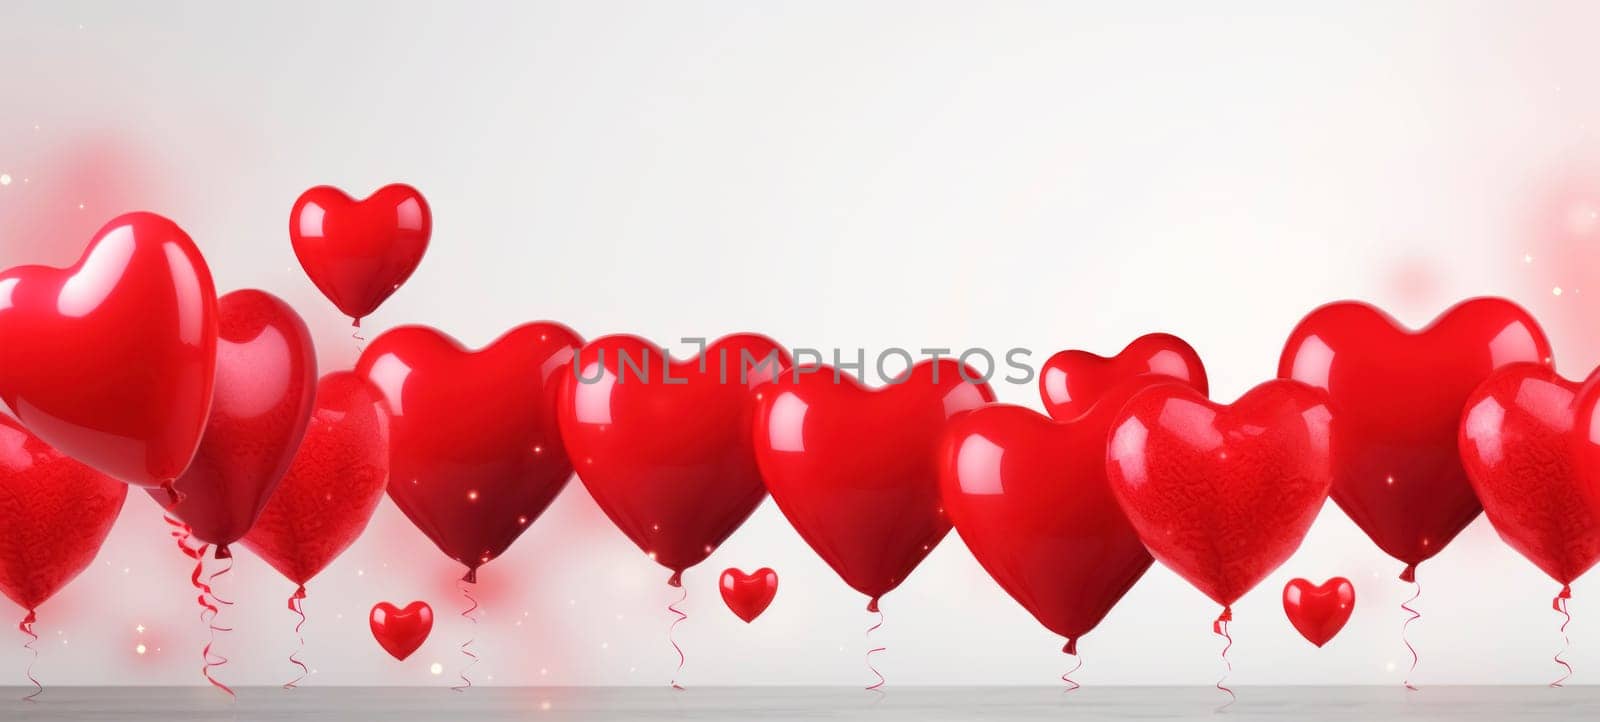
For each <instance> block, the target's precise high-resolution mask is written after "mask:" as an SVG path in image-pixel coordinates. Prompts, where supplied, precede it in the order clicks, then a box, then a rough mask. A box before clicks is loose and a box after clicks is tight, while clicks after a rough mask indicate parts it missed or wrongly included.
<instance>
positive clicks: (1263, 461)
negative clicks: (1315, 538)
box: [1106, 380, 1343, 607]
mask: <svg viewBox="0 0 1600 722" xmlns="http://www.w3.org/2000/svg"><path fill="white" fill-rule="evenodd" d="M1338 423H1343V422H1342V420H1336V419H1335V417H1334V412H1333V411H1332V410H1331V409H1330V408H1329V403H1328V400H1327V396H1326V395H1325V394H1323V393H1322V392H1321V391H1319V390H1317V389H1313V388H1311V387H1310V386H1307V385H1305V384H1301V383H1298V382H1294V381H1281V380H1280V381H1268V382H1266V383H1264V384H1261V385H1260V386H1257V387H1255V388H1253V389H1251V390H1250V391H1249V392H1248V393H1246V394H1245V395H1244V396H1242V397H1240V398H1239V400H1238V401H1235V402H1234V403H1233V404H1230V405H1226V406H1223V405H1219V404H1215V403H1212V402H1210V401H1208V400H1206V398H1205V397H1203V396H1201V395H1200V394H1199V392H1197V391H1195V390H1194V389H1192V388H1190V387H1189V386H1186V385H1183V384H1179V383H1176V382H1171V383H1162V384H1157V385H1154V386H1150V387H1148V388H1146V389H1144V390H1142V391H1140V392H1139V393H1137V394H1135V395H1134V397H1133V398H1132V399H1130V400H1129V401H1128V403H1127V404H1126V405H1125V406H1124V407H1123V408H1122V410H1121V411H1120V412H1119V413H1118V414H1117V417H1116V419H1115V420H1113V421H1112V424H1111V437H1110V441H1109V445H1108V448H1107V467H1106V473H1107V477H1108V478H1109V480H1110V482H1111V488H1112V489H1113V490H1114V491H1115V493H1116V496H1117V500H1118V502H1119V503H1120V504H1121V506H1122V509H1123V511H1124V512H1126V513H1127V515H1128V520H1129V521H1131V522H1133V528H1134V529H1135V530H1137V531H1138V533H1139V538H1140V539H1142V540H1143V541H1144V544H1145V547H1147V548H1148V549H1149V550H1150V553H1151V554H1152V555H1154V556H1155V558H1156V559H1157V560H1159V561H1160V562H1161V563H1162V564H1164V565H1166V566H1167V567H1168V568H1170V569H1172V570H1173V571H1175V572H1177V573H1178V575H1179V576H1181V577H1183V578H1184V579H1186V580H1188V581H1189V583H1190V584H1193V585H1194V586H1195V587H1196V588H1197V589H1199V590H1200V591H1201V592H1204V593H1205V595H1206V596H1208V597H1211V598H1212V599H1213V600H1215V601H1216V602H1217V603H1218V604H1221V605H1223V606H1224V607H1226V606H1228V605H1231V604H1233V603H1234V602H1235V601H1237V600H1238V599H1239V597H1240V596H1242V595H1244V593H1245V592H1248V591H1250V589H1252V588H1253V587H1255V586H1256V585H1257V584H1259V583H1260V582H1261V580H1262V579H1265V578H1266V577H1267V575H1268V574H1271V573H1272V571H1273V570H1274V569H1277V568H1278V566H1279V565H1280V564H1282V563H1283V562H1284V560H1286V559H1288V558H1289V555H1291V554H1293V553H1294V550H1295V549H1297V548H1299V546H1300V542H1301V540H1303V539H1304V538H1305V535H1306V531H1308V530H1309V529H1310V528H1311V522H1312V521H1314V520H1315V519H1316V518H1317V512H1318V511H1319V510H1321V509H1322V505H1323V503H1324V502H1325V501H1326V500H1327V498H1328V490H1329V488H1330V487H1331V486H1332V483H1333V475H1332V463H1331V462H1332V460H1331V457H1330V452H1329V443H1330V439H1331V435H1332V434H1333V433H1335V431H1334V429H1335V426H1336V425H1337V424H1338Z"/></svg>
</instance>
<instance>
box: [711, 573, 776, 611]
mask: <svg viewBox="0 0 1600 722" xmlns="http://www.w3.org/2000/svg"><path fill="white" fill-rule="evenodd" d="M720 587H721V589H722V601H723V602H726V603H727V605H728V609H731V610H733V613H734V615H735V616H737V617H739V618H740V619H743V620H744V621H745V623H746V624H749V623H750V622H753V621H755V619H756V617H759V616H761V613H762V612H765V611H767V606H768V605H770V604H772V598H773V597H776V596H778V573H777V572H775V571H772V570H771V569H769V568H767V567H762V568H760V569H757V570H755V571H754V572H751V573H749V574H745V573H744V572H742V571H740V570H738V569H736V568H732V567H729V568H728V569H724V570H722V579H721V584H720Z"/></svg>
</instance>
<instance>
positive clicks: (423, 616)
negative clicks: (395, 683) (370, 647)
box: [367, 602, 433, 660]
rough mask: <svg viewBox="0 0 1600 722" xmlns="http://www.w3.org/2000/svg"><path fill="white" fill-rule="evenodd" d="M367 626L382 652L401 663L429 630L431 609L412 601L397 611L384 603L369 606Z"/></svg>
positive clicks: (431, 622)
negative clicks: (370, 610) (370, 611)
mask: <svg viewBox="0 0 1600 722" xmlns="http://www.w3.org/2000/svg"><path fill="white" fill-rule="evenodd" d="M367 626H369V627H371V628H372V637H373V638H374V639H376V640H378V645H379V646H381V647H383V651H385V652H388V653H389V655H390V656H392V657H394V658H395V659H399V660H404V659H405V658H406V657H409V656H411V653H412V652H415V651H417V648H418V647H421V646H422V643H423V642H425V641H427V640H428V633H429V632H431V631H433V607H430V606H428V603H427V602H412V603H410V604H407V605H406V608H405V609H400V608H399V607H396V606H395V605H393V604H390V603H388V602H378V603H377V604H374V605H372V614H370V615H369V616H368V617H367Z"/></svg>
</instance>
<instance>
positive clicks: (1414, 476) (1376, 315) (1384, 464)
mask: <svg viewBox="0 0 1600 722" xmlns="http://www.w3.org/2000/svg"><path fill="white" fill-rule="evenodd" d="M1519 362H1536V363H1543V364H1546V365H1548V364H1549V363H1550V344H1549V342H1548V341H1546V340H1545V336H1544V332H1543V331H1542V330H1540V328H1539V325H1538V324H1537V323H1535V322H1534V320H1533V318H1532V317H1531V316H1529V315H1528V313H1527V312H1526V311H1523V310H1522V309H1521V308H1519V307H1518V306H1517V305H1515V304H1513V303H1511V302H1509V301H1506V300H1503V299H1498V298H1478V299H1472V300H1469V301H1464V302H1462V303H1460V304H1458V305H1456V306H1455V307H1453V308H1451V309H1449V310H1448V311H1445V312H1444V314H1442V315H1440V316H1439V318H1437V319H1435V320H1434V322H1433V323H1432V324H1430V325H1429V326H1428V327H1426V328H1424V329H1422V330H1420V331H1416V332H1412V331H1409V330H1407V329H1404V328H1402V327H1401V326H1400V325H1399V324H1398V323H1397V322H1396V321H1395V320H1394V319H1393V318H1390V317H1389V316H1388V315H1387V314H1385V313H1383V312H1382V311H1379V310H1378V309H1376V308H1373V307H1372V306H1369V305H1367V304H1364V303H1355V302H1350V301H1344V302H1339V303H1332V304H1329V305H1326V306H1323V307H1322V308H1319V309H1317V310H1315V311H1313V312H1311V314H1310V315H1308V316H1306V317H1305V320H1303V321H1301V322H1300V325H1299V326H1298V327H1296V328H1295V329H1294V332H1293V333H1292V334H1291V335H1290V336H1289V341H1288V343H1287V344H1286V345H1285V346H1284V349H1283V357H1282V359H1281V360H1280V362H1279V366H1278V375H1279V376H1280V377H1282V378H1287V379H1294V380H1296V381H1301V382H1304V383H1307V384H1310V385H1312V386H1315V387H1317V388H1320V389H1325V390H1326V391H1327V392H1328V394H1329V396H1330V398H1331V399H1332V402H1333V406H1334V407H1335V408H1336V409H1338V412H1339V417H1340V420H1341V423H1340V424H1339V428H1338V431H1337V432H1336V433H1337V436H1336V437H1335V438H1334V444H1333V446H1334V459H1333V468H1334V485H1333V500H1334V501H1336V502H1338V504H1339V507H1340V508H1342V509H1344V511H1345V513H1346V514H1348V515H1349V516H1350V518H1351V519H1352V520H1353V521H1355V523H1356V525H1357V526H1360V527H1361V529H1362V530H1363V531H1365V532H1366V533H1367V536H1369V537H1371V538H1372V540H1373V541H1374V542H1375V543H1377V545H1378V547H1379V548H1381V549H1383V551H1384V552H1386V553H1387V554H1389V556H1392V557H1394V558H1395V559H1398V560H1400V561H1402V562H1404V563H1406V564H1407V568H1406V572H1405V574H1404V575H1403V576H1406V577H1408V578H1409V577H1410V574H1411V572H1412V570H1413V569H1414V567H1415V566H1416V565H1417V564H1419V563H1421V562H1422V561H1423V560H1426V559H1428V558H1430V557H1432V556H1433V555H1435V554H1438V553H1439V550H1441V549H1443V548H1444V547H1445V545H1446V544H1449V543H1450V540H1451V539H1454V538H1455V536H1456V534H1458V533H1460V532H1461V530H1462V529H1463V528H1465V527H1466V526H1467V524H1468V523H1470V522H1471V521H1472V520H1473V518H1475V517H1476V516H1477V515H1478V512H1479V511H1481V510H1482V507H1481V506H1479V504H1478V498H1477V496H1476V495H1474V494H1473V492H1472V485H1471V484H1470V483H1469V482H1468V481H1467V473H1466V470H1465V469H1463V468H1462V465H1461V457H1460V454H1459V453H1458V450H1457V448H1456V437H1457V434H1458V431H1459V429H1460V426H1461V412H1462V407H1463V406H1464V405H1465V404H1466V401H1467V395H1468V394H1470V393H1472V390H1473V389H1474V388H1477V386H1478V384H1480V383H1482V382H1483V380H1484V379H1486V378H1488V377H1489V374H1490V373H1491V372H1493V371H1494V370H1495V369H1497V368H1499V367H1501V366H1505V365H1507V364H1512V363H1519Z"/></svg>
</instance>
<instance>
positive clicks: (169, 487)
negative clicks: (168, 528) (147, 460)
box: [161, 479, 183, 511]
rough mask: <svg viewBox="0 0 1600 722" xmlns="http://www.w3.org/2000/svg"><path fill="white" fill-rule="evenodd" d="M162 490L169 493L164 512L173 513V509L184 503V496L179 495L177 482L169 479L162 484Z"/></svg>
mask: <svg viewBox="0 0 1600 722" xmlns="http://www.w3.org/2000/svg"><path fill="white" fill-rule="evenodd" d="M161 490H162V491H164V492H166V493H167V508H166V509H165V510H164V511H172V508H173V507H175V506H177V505H178V503H179V502H181V501H183V495H182V494H180V493H178V487H177V482H175V481H174V480H172V479H168V480H166V481H163V482H161Z"/></svg>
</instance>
